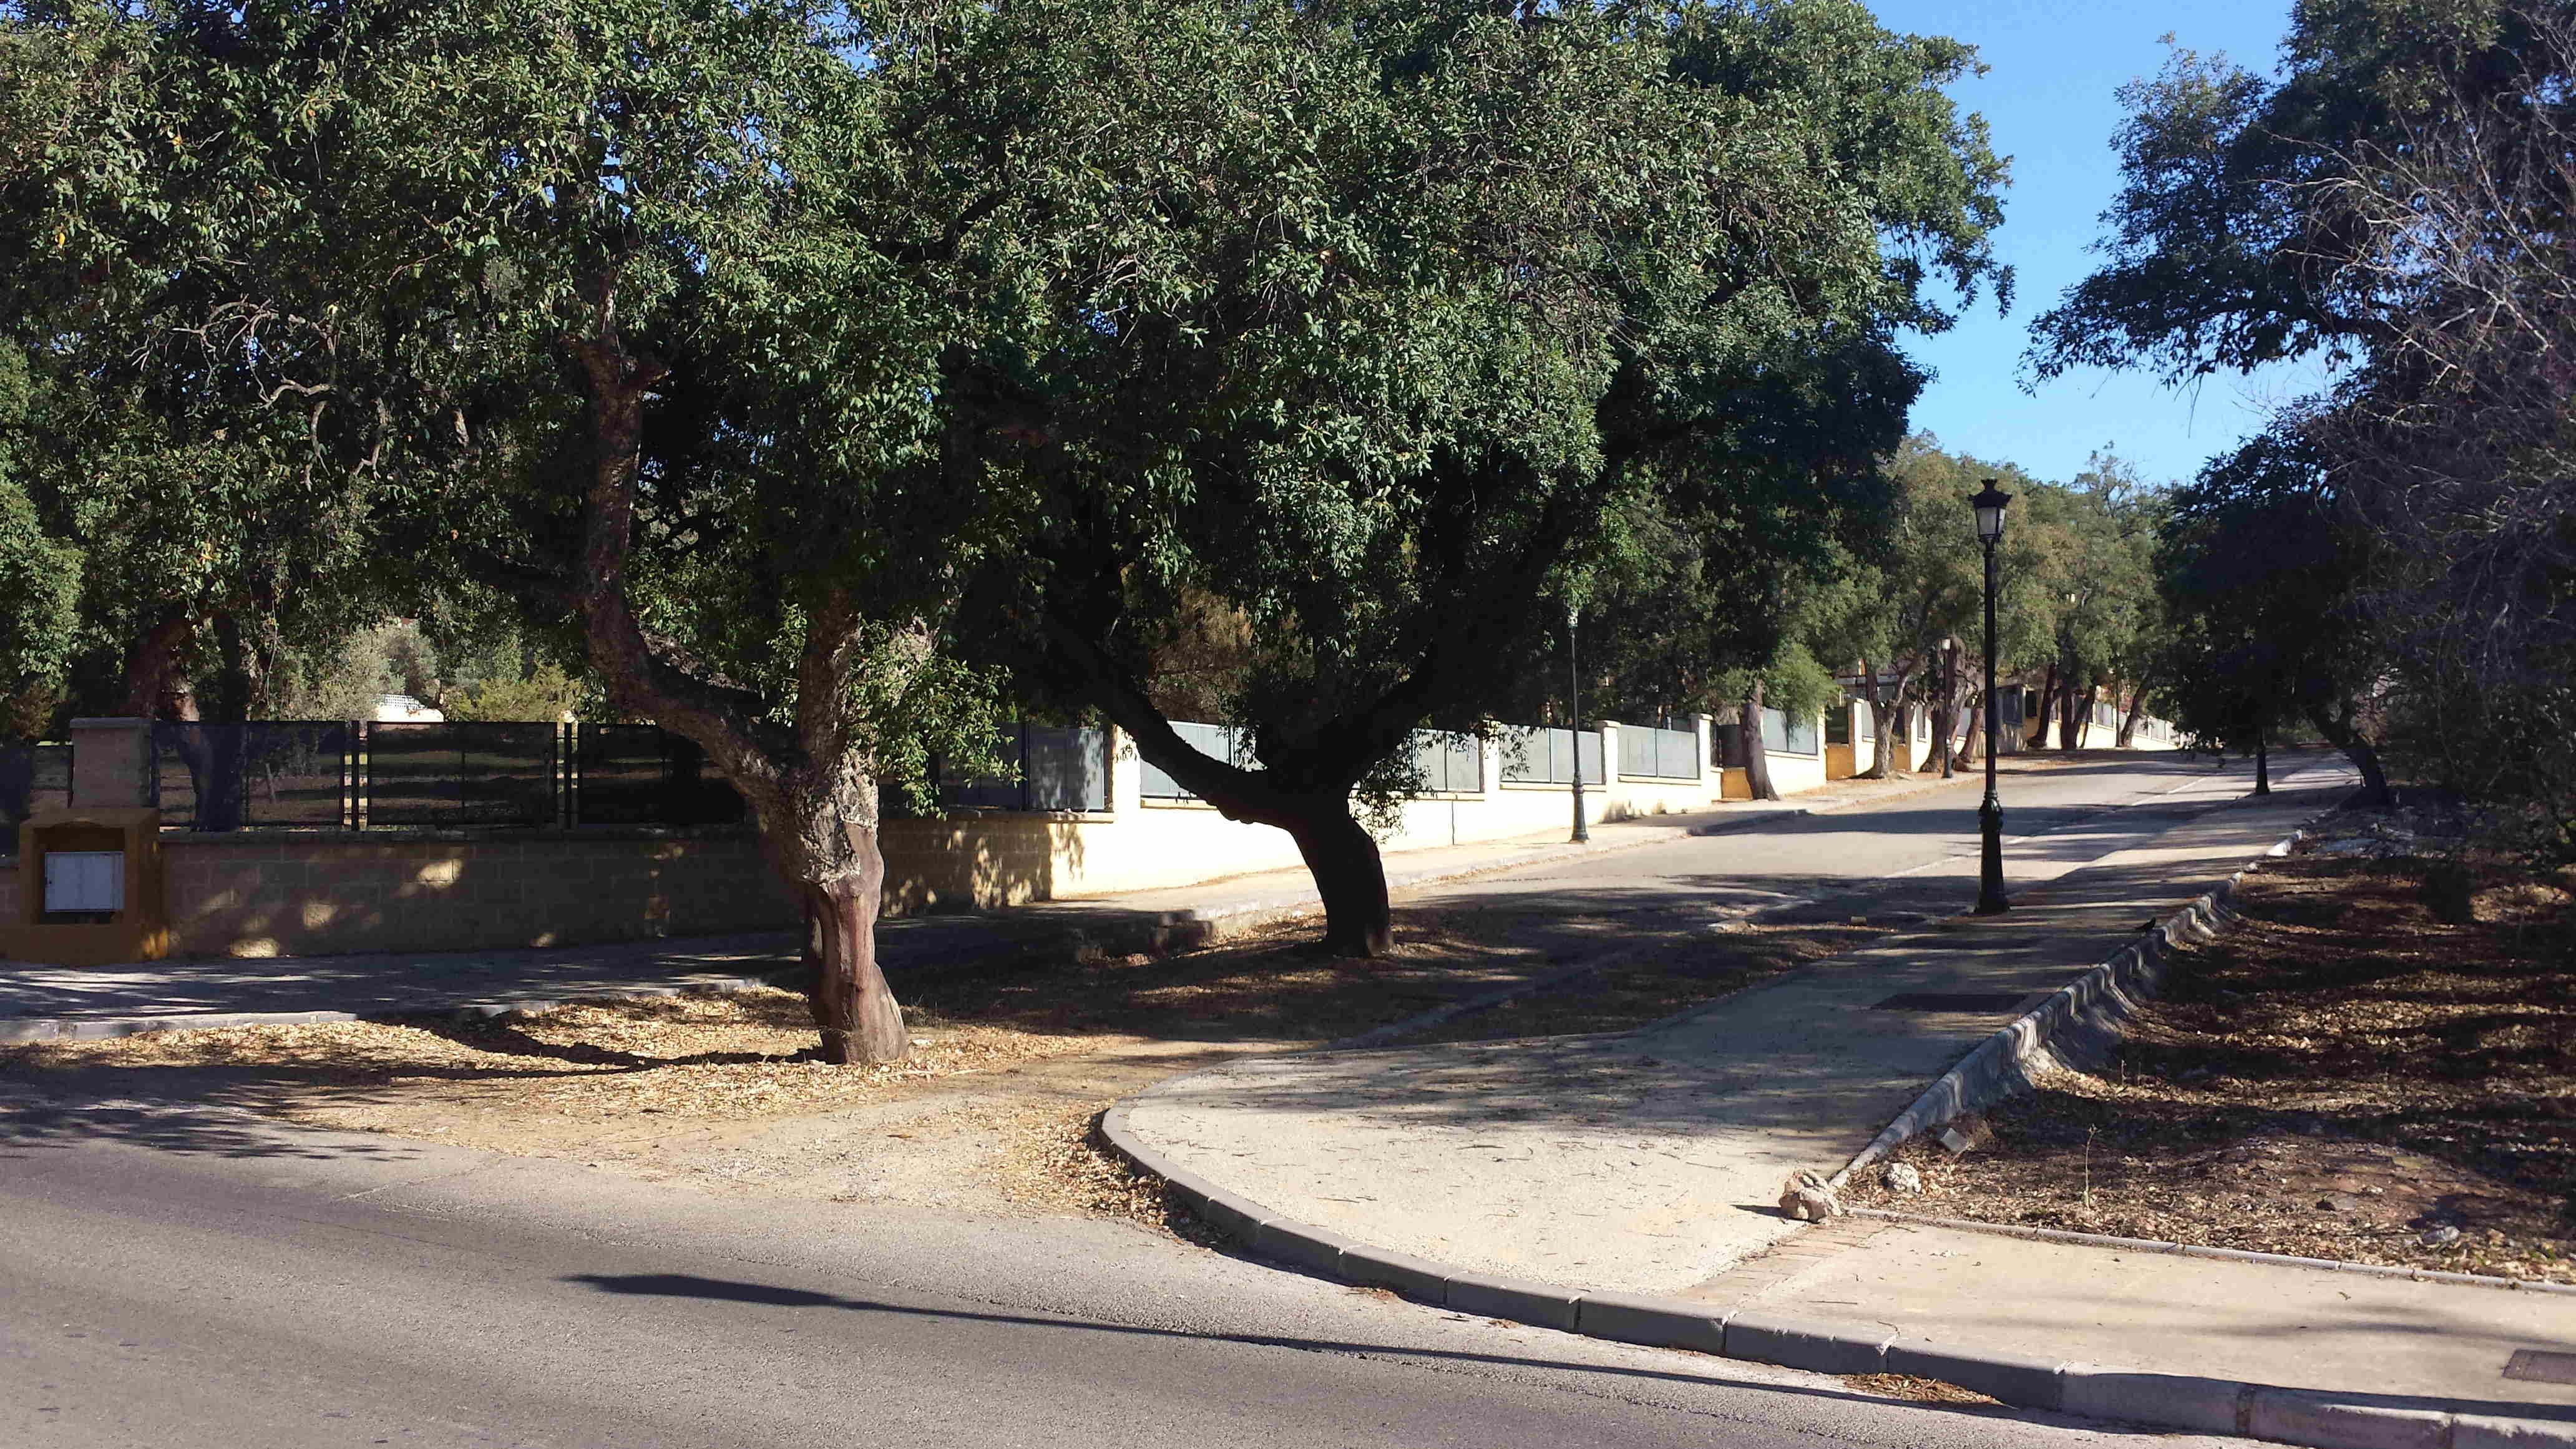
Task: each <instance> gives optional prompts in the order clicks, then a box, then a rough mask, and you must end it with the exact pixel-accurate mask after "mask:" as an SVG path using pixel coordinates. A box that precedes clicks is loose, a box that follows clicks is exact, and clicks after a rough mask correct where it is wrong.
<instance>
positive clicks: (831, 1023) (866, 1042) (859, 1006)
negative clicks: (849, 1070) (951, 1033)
mask: <svg viewBox="0 0 2576 1449" xmlns="http://www.w3.org/2000/svg"><path fill="white" fill-rule="evenodd" d="M852 833H853V834H859V833H861V832H857V831H853V832H852ZM864 834H865V836H866V841H865V845H866V848H865V850H864V851H861V852H858V854H859V855H861V856H862V857H863V863H862V864H861V868H860V869H859V870H857V871H856V872H854V873H852V874H849V875H843V876H837V877H834V878H832V879H829V880H821V881H813V882H809V883H805V884H803V885H801V886H800V888H799V894H800V895H802V896H803V897H804V903H805V927H806V939H807V942H808V944H809V949H812V950H813V951H814V952H815V958H814V960H813V962H812V965H813V971H814V974H813V978H812V982H811V984H810V985H809V986H808V987H807V997H808V1000H807V1006H808V1008H809V1009H810V1010H811V1011H812V1012H813V1014H814V1028H815V1030H817V1031H819V1032H821V1033H822V1036H823V1046H822V1056H823V1060H825V1061H827V1062H835V1063H839V1064H841V1065H844V1066H848V1065H854V1064H858V1063H865V1062H892V1061H900V1060H902V1059H903V1057H904V1054H905V1053H906V1052H908V1051H910V1050H911V1047H912V1038H911V1037H910V1035H908V1034H907V1033H906V1031H905V1030H904V1024H903V1008H902V1007H901V1006H899V1005H897V1004H896V1003H895V999H894V991H893V989H892V988H890V987H888V986H887V985H886V979H885V973H884V972H883V971H881V970H879V969H878V967H877V910H878V907H879V906H880V904H881V903H882V901H883V898H884V887H885V859H884V857H883V856H881V855H880V854H878V852H877V848H876V832H875V831H873V830H868V831H865V832H864Z"/></svg>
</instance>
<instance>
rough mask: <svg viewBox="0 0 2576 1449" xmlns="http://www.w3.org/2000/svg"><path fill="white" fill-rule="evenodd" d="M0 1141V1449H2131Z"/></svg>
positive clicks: (539, 1205) (1854, 1397) (1180, 1250)
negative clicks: (2093, 1447) (830, 1448)
mask: <svg viewBox="0 0 2576 1449" xmlns="http://www.w3.org/2000/svg"><path fill="white" fill-rule="evenodd" d="M9 1106H10V1108H11V1110H10V1111H9V1113H8V1115H7V1117H6V1119H5V1122H4V1123H0V1444H7V1445H10V1446H22V1445H24V1446H35V1445H46V1446H51V1445H65V1446H70V1445H80V1446H95V1445H154V1446H187V1445H225V1446H228V1445H251V1446H277V1449H301V1446H308V1445H310V1446H323V1445H330V1446H340V1445H372V1444H401V1445H709V1446H712V1445H726V1446H732V1445H744V1446H749V1445H771V1444H777V1445H791V1444H792V1445H798V1446H812V1445H818V1444H828V1445H851V1444H857V1445H940V1446H982V1445H1047V1446H1085V1445H1103V1446H1117V1449H1145V1446H1161V1445H1192V1446H1233V1445H1264V1446H1268V1445H1378V1444H1389V1445H1462V1446H1465V1445H1473V1446H1491V1449H1504V1446H1521V1445H1529V1446H1539V1445H1547V1446H1563V1445H1684V1444H1690V1445H1711V1444H1723V1445H1823V1444H1827V1443H1833V1444H1858V1445H1953V1444H1955V1445H2005V1446H2019V1445H2031V1446H2040V1445H2079V1444H2093V1443H2103V1442H2110V1441H2112V1440H2115V1439H2116V1440H2125V1439H2127V1438H2129V1437H2131V1436H2128V1435H2125V1434H2116V1433H2112V1434H2105V1433H2100V1432H2096V1431H2095V1430H2094V1429H2092V1428H2087V1427H2082V1426H2078V1425H2076V1424H2075V1423H2074V1422H2073V1421H2066V1420H2054V1419H2050V1418H2048V1417H2047V1416H2035V1415H2027V1414H2020V1413H2016V1412H2010V1411H2003V1410H1983V1411H1971V1410H1961V1409H1955V1408H1943V1407H1924V1406H1915V1405H1905V1404H1896V1403H1890V1402H1887V1401H1883V1400H1874V1399H1871V1398H1869V1397H1867V1396H1865V1395H1861V1394H1858V1393H1855V1392H1853V1391H1852V1390H1851V1389H1849V1388H1848V1387H1846V1386H1845V1385H1843V1384H1841V1383H1840V1382H1838V1381H1836V1380H1832V1379H1825V1378H1818V1377H1814V1376H1809V1375H1801V1374H1795V1373H1790V1372H1786V1371H1772V1370H1764V1369H1760V1368H1758V1367H1755V1366H1751V1365H1737V1364H1730V1363H1726V1362H1724V1361H1721V1360H1713V1359H1706V1358H1700V1357H1695V1356H1691V1355H1683V1354H1673V1353H1660V1352H1655V1351H1650V1350H1643V1349H1626V1348H1622V1347H1620V1346H1617V1345H1610V1344H1598V1343H1592V1342H1588V1341H1586V1340H1581V1339H1576V1338H1573V1337H1570V1336H1566V1335H1561V1334H1555V1333H1551V1332H1548V1331H1546V1330H1542V1329H1531V1328H1522V1327H1514V1326H1508V1325H1500V1324H1495V1323H1491V1322H1487V1321H1482V1320H1471V1319H1466V1318H1463V1317H1460V1316H1457V1315H1451V1314H1446V1313H1443V1312H1441V1311H1439V1310H1435V1309H1428V1308H1423V1307H1419V1306H1417V1305H1413V1304H1407V1303H1401V1302H1392V1301H1387V1300H1385V1299H1383V1298H1381V1297H1378V1296H1376V1295H1370V1294H1363V1293H1357V1292H1353V1291H1350V1290H1346V1289H1342V1288H1337V1287H1334V1286H1331V1285H1327V1284H1323V1283H1319V1282H1316V1281H1314V1280H1311V1279H1307V1278H1303V1277H1299V1276H1296V1275H1294V1274H1288V1273H1281V1272H1276V1271H1273V1270H1271V1269H1268V1268H1265V1267H1262V1266H1260V1265H1258V1264H1254V1263H1250V1262H1247V1261H1244V1260H1241V1259H1238V1258H1234V1257H1230V1256H1227V1255H1225V1254H1221V1253H1216V1252H1211V1251H1208V1250H1206V1249H1203V1248H1197V1247H1193V1246H1189V1245H1186V1244H1182V1243H1177V1242H1173V1241H1171V1240H1168V1239H1165V1238H1162V1237H1159V1236H1156V1235H1154V1234H1150V1233H1147V1232H1146V1231H1144V1230H1142V1229H1139V1228H1135V1227H1131V1226H1128V1225H1125V1224H1117V1223H1101V1222H1088V1221H1066V1220H1054V1221H1047V1220H1039V1221H1008V1222H1003V1221H989V1220H985V1221H978V1220H969V1219H959V1218H944V1217H935V1216H925V1215H896V1214H888V1213H886V1212H884V1211H882V1210H878V1209H869V1208H862V1207H859V1206H857V1205H852V1204H842V1203H782V1202H774V1201H768V1200H762V1199H754V1198H749V1197H739V1198H737V1197H712V1196H708V1195H704V1194H700V1193H694V1192H689V1191H685V1190H680V1189H672V1188H659V1187H654V1186H650V1185H645V1184H638V1183H634V1182H630V1181H627V1180H624V1179H621V1178H616V1177H613V1176H611V1175H609V1174H606V1173H602V1172H595V1171H587V1170H584V1169H583V1168H581V1167H579V1166H577V1165H573V1164H566V1163H556V1162H547V1161H535V1160H524V1159H509V1158H497V1157H492V1156H489V1155H486V1154H480V1153H469V1152H464V1151H460V1150H456V1149H448V1148H440V1147H433V1146H414V1145H410V1144H403V1143H397V1142H391V1141H388V1140H386V1139H382V1138H372V1137H365V1136H357V1135H349V1134H332V1133H320V1132H310V1131H301V1130H294V1129H283V1128H277V1127H272V1126H268V1125H265V1124H261V1123H258V1122H255V1121H252V1120H250V1119H245V1118H236V1117H226V1116H217V1115H204V1114H194V1113H188V1112H175V1113H174V1112H159V1113H154V1112H141V1111H133V1110H121V1109H118V1108H115V1107H113V1106H108V1107H88V1108H82V1107H62V1106H56V1107H51V1108H45V1107H36V1106H32V1105H30V1104H28V1103H25V1102H23V1101H19V1102H14V1103H11V1104H9ZM2158 1442H2159V1444H2160V1445H2162V1444H2172V1443H2175V1442H2176V1441H2173V1440H2159V1441H2158Z"/></svg>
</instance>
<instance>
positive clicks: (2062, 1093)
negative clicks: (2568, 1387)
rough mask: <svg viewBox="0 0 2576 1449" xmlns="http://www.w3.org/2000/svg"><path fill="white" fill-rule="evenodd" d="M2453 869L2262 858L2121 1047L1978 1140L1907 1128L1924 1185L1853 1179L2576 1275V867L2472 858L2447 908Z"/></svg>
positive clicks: (1966, 1214)
mask: <svg viewBox="0 0 2576 1449" xmlns="http://www.w3.org/2000/svg"><path fill="white" fill-rule="evenodd" d="M2366 823H2367V822H2354V821H2349V820H2347V821H2345V822H2344V824H2343V826H2342V828H2343V829H2344V830H2345V831H2346V832H2347V833H2357V831H2356V826H2357V825H2359V824H2366ZM2324 833H2326V834H2329V835H2331V834H2333V833H2334V832H2333V831H2328V832H2324ZM2461 869H2462V867H2461V865H2460V864H2459V863H2458V862H2457V861H2456V860H2455V859H2454V860H2445V859H2439V858H2435V859H2425V858H2418V857H2412V856H2400V857H2397V858H2393V859H2379V858H2367V857H2356V856H2335V855H2326V854H2319V855H2303V856H2294V857H2292V858H2290V859H2287V860H2284V861H2280V862H2277V863H2267V864H2266V865H2265V866H2264V867H2263V868H2262V869H2261V870H2260V871H2259V872H2258V873H2255V874H2251V875H2248V876H2247V877H2245V879H2244V880H2243V882H2242V883H2241V885H2240V893H2239V896H2238V898H2237V905H2238V908H2239V909H2240V910H2241V911H2242V912H2243V913H2244V915H2245V918H2246V919H2245V920H2244V921H2243V922H2242V923H2241V924H2240V925H2239V926H2237V927H2236V929H2234V930H2233V931H2231V932H2229V933H2228V934H2226V935H2225V936H2222V937H2221V938H2219V939H2218V940H2217V941H2216V942H2214V943H2211V944H2209V945H2206V946H2202V947H2199V948H2197V949H2193V950H2189V951H2185V952H2181V953H2178V954H2177V956H2176V958H2175V961H2174V967H2173V971H2172V974H2171V975H2170V976H2168V978H2167V981H2166V986H2165V992H2164V996H2163V998H2162V999H2161V1000H2159V1001H2158V1002H2156V1003H2153V1004H2152V1005H2151V1006H2150V1007H2149V1008H2148V1009H2147V1010H2146V1011H2145V1012H2143V1013H2142V1014H2141V1015H2140V1017H2139V1018H2138V1019H2137V1020H2136V1021H2135V1022H2134V1023H2133V1024H2132V1027H2131V1030H2130V1033H2129V1036H2128V1039H2127V1041H2126V1042H2125V1043H2124V1045H2123V1047H2122V1048H2121V1051H2120V1054H2119V1057H2118V1060H2116V1061H2114V1062H2111V1063H2109V1064H2107V1065H2105V1066H2103V1067H2101V1068H2099V1069H2098V1070H2094V1071H2088V1072H2073V1071H2061V1072H2055V1073H2051V1074H2049V1075H2048V1076H2047V1077H2046V1078H2045V1079H2043V1080H2042V1081H2041V1082H2040V1083H2039V1084H2038V1090H2036V1091H2035V1092H2033V1093H2031V1094H2028V1095H2025V1096H2021V1097H2017V1098H2014V1099H2011V1100H2009V1101H2007V1102H2005V1103H2003V1104H2001V1105H1999V1106H1998V1107H1997V1108H1996V1109H1995V1110H1994V1111H1993V1112H1992V1113H1990V1114H1989V1115H1988V1116H1987V1117H1986V1119H1985V1122H1986V1125H1987V1127H1988V1128H1990V1129H1991V1133H1992V1140H1991V1141H1990V1142H1988V1143H1986V1144H1985V1145H1983V1146H1979V1147H1976V1148H1973V1149H1972V1150H1971V1151H1969V1152H1968V1153H1967V1154H1966V1155H1963V1156H1954V1155H1952V1154H1951V1153H1950V1152H1948V1151H1947V1150H1946V1149H1944V1148H1943V1147H1941V1146H1940V1145H1938V1144H1937V1143H1936V1142H1934V1141H1932V1140H1930V1139H1918V1140H1916V1141H1914V1142H1911V1143H1908V1144H1906V1145H1905V1146H1904V1147H1902V1148H1900V1149H1899V1150H1898V1151H1897V1153H1896V1154H1895V1155H1894V1158H1893V1160H1894V1161H1896V1162H1901V1163H1905V1164H1909V1165H1911V1166H1913V1167H1915V1168H1916V1169H1918V1170H1919V1171H1920V1172H1921V1174H1922V1177H1923V1190H1922V1191H1921V1192H1919V1193H1898V1192H1895V1191H1892V1190H1890V1189H1889V1188H1888V1187H1887V1186H1886V1185H1885V1181H1884V1177H1883V1175H1882V1173H1880V1172H1878V1171H1871V1172H1868V1173H1865V1174H1862V1175H1861V1176H1862V1178H1863V1181H1861V1182H1859V1183H1858V1184H1856V1185H1855V1187H1854V1188H1853V1190H1852V1191H1850V1192H1849V1193H1847V1194H1846V1197H1847V1200H1848V1201H1850V1202H1852V1203H1854V1204H1856V1205H1863V1206H1873V1207H1884V1208H1890V1209H1894V1210H1899V1211H1906V1212H1915V1213H1922V1214H1927V1215H1931V1216H1939V1217H1956V1218H1967V1219H1974V1220H1978V1221H1985V1222H1995V1223H2012V1224H2023V1225H2029V1226H2037V1227H2050V1228H2060V1229H2068V1230H2074V1231H2081V1232H2090V1233H2104V1234H2111V1235H2115V1236H2120V1237H2133V1238H2148V1239H2157V1240H2162V1241H2168V1242H2181V1243H2194V1244H2203V1245H2208V1246H2214V1247H2227V1248H2239V1249H2246V1250H2251V1251H2257V1252H2269V1253H2286V1254H2292V1255H2296V1256H2300V1257H2313V1258H2331V1259H2339V1260H2344V1261H2350V1262H2361V1263H2374V1264H2385V1265H2395V1266H2403V1267H2421V1268H2438V1269H2447V1270H2451V1271H2456V1272H2471V1273H2485V1274H2493V1275H2498V1276H2503V1277H2511V1278H2521V1279H2531V1280H2541V1281H2548V1282H2559V1283H2576V1196H2571V1194H2576V999H2571V993H2570V990H2569V988H2570V986H2571V985H2576V910H2571V905H2570V902H2571V899H2576V891H2571V886H2576V872H2569V873H2535V872H2532V871H2529V870H2524V869H2518V868H2514V867H2510V866H2507V865H2503V864H2499V863H2496V862H2492V861H2489V862H2484V863H2480V864H2476V865H2473V866H2471V867H2469V869H2470V872H2471V874H2472V875H2473V877H2474V879H2473V881H2472V882H2471V888H2470V891H2469V899H2470V901H2471V902H2472V905H2473V909H2472V910H2471V911H2470V912H2468V913H2467V915H2468V918H2466V919H2459V920H2458V921H2457V923H2456V924H2453V923H2447V922H2445V921H2444V920H2442V919H2440V918H2439V916H2438V915H2437V913H2436V910H2435V906H2436V904H2437V903H2438V902H2439V901H2441V900H2442V899H2443V897H2444V892H2445V890H2446V889H2447V890H2449V891H2451V892H2453V893H2456V892H2457V890H2458V884H2457V882H2458V879H2459V874H2460V871H2461ZM2441 914H2447V915H2451V916H2454V917H2459V916H2461V914H2462V913H2461V912H2459V911H2457V910H2456V909H2453V910H2447V911H2443V912H2441Z"/></svg>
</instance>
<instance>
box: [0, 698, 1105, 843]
mask: <svg viewBox="0 0 2576 1449" xmlns="http://www.w3.org/2000/svg"><path fill="white" fill-rule="evenodd" d="M39 748H40V749H41V750H57V751H59V752H60V755H59V757H58V758H57V757H56V756H47V755H41V754H30V755H29V756H28V760H27V761H25V762H22V763H21V765H20V767H19V772H18V774H17V775H16V776H13V775H12V774H11V773H10V771H11V768H12V766H11V760H12V759H13V758H15V757H13V756H12V755H10V754H9V753H8V752H5V751H0V812H5V811H7V810H10V809H12V808H15V807H14V806H13V797H11V796H10V795H9V794H8V793H7V792H8V791H9V789H10V787H11V782H12V780H13V779H18V778H26V779H32V780H34V781H35V788H34V791H33V792H32V793H33V798H34V801H35V803H36V804H38V805H41V804H44V803H47V801H46V800H45V799H44V795H43V791H44V788H45V784H46V782H47V781H49V780H51V779H53V778H55V777H57V776H58V777H59V778H60V781H61V784H60V786H59V792H60V794H61V795H62V797H63V798H64V800H65V802H66V803H67V802H68V797H69V780H70V757H69V747H68V746H43V747H39ZM152 753H153V766H152V770H151V773H150V776H149V778H148V781H147V788H148V789H149V791H150V792H151V801H152V803H153V804H154V805H156V806H158V807H159V808H160V810H161V814H162V824H163V826H164V828H167V829H177V830H205V831H228V830H256V829H283V830H418V829H448V830H495V829H498V830H509V829H542V828H546V827H557V828H572V827H578V826H585V825H667V826H696V825H731V824H736V823H739V822H740V821H742V820H743V819H744V818H745V816H746V814H747V813H748V812H747V811H746V809H745V807H744V804H743V799H742V796H741V795H740V794H738V793H736V791H735V790H734V788H733V786H732V785H731V784H730V783H729V782H727V781H726V780H725V778H724V776H723V775H722V774H721V773H719V772H718V771H717V770H716V769H715V767H714V766H713V765H712V764H710V763H709V762H708V760H707V758H706V753H705V752H704V751H703V750H701V749H699V748H698V746H697V745H696V744H695V743H693V742H692V741H690V740H688V739H686V738H684V737H682V736H680V735H676V734H673V733H671V732H670V731H668V730H665V729H662V728H661V727H659V726H657V725H624V724H554V723H547V722H527V721H408V720H407V721H390V720H388V721H382V722H370V721H348V720H256V721H252V722H250V723H247V724H193V723H156V724H155V725H153V727H152ZM1002 753H1003V755H1004V757H1005V758H1009V759H1013V760H1014V761H1015V763H1016V766H1017V771H1016V774H1015V775H1012V776H1003V777H996V778H984V779H965V778H958V779H942V780H939V781H938V782H937V783H938V787H939V798H940V803H941V804H942V805H943V806H944V807H946V808H948V809H951V810H972V809H981V810H1027V811H1059V810H1083V811H1097V810H1106V809H1108V808H1109V741H1108V735H1107V732H1106V731H1103V730H1098V729H1088V728H1080V727H1055V726H1047V725H1029V724H1017V723H1015V724H1012V725H1011V726H1009V727H1008V735H1007V738H1006V739H1005V741H1004V748H1003V751H1002ZM30 762H32V763H30ZM935 769H936V765H935V762H934V771H935ZM888 794H889V803H892V802H893V800H894V798H895V797H899V796H900V794H901V792H899V791H890V792H888ZM23 813H24V811H23V809H22V810H21V812H20V815H18V816H12V817H10V820H11V822H12V823H14V821H15V819H17V818H23ZM896 813H901V812H900V811H899V810H898V811H897V812H896Z"/></svg>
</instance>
